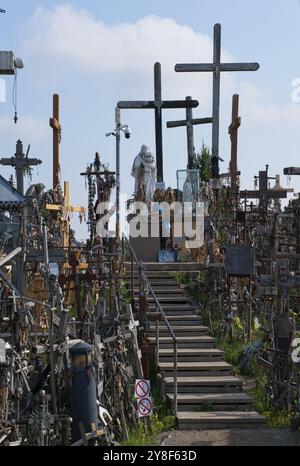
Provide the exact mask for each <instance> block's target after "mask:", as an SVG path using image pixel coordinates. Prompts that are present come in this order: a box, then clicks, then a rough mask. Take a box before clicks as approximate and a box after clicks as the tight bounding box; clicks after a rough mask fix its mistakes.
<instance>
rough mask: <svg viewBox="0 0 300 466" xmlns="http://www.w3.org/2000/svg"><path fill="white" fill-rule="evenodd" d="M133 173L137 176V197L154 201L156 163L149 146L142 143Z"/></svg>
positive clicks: (148, 201)
mask: <svg viewBox="0 0 300 466" xmlns="http://www.w3.org/2000/svg"><path fill="white" fill-rule="evenodd" d="M131 175H132V176H133V177H134V178H135V186H134V194H135V199H136V200H139V201H144V202H147V203H150V202H152V200H153V194H154V191H155V185H156V164H155V159H154V157H153V155H152V154H151V152H150V148H149V146H146V145H144V144H143V145H142V147H141V150H140V153H139V154H138V155H137V156H136V157H135V159H134V162H133V165H132V170H131Z"/></svg>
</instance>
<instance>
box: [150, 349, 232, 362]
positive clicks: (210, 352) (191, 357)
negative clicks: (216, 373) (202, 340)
mask: <svg viewBox="0 0 300 466" xmlns="http://www.w3.org/2000/svg"><path fill="white" fill-rule="evenodd" d="M159 359H160V361H161V362H171V361H173V359H174V351H173V349H172V348H160V349H159ZM177 360H178V362H184V361H190V362H193V361H223V360H224V351H221V350H219V349H215V348H179V349H178V350H177Z"/></svg>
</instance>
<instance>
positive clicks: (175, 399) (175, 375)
mask: <svg viewBox="0 0 300 466" xmlns="http://www.w3.org/2000/svg"><path fill="white" fill-rule="evenodd" d="M173 347H174V416H175V420H176V419H177V391H178V385H177V340H176V339H174V340H173Z"/></svg>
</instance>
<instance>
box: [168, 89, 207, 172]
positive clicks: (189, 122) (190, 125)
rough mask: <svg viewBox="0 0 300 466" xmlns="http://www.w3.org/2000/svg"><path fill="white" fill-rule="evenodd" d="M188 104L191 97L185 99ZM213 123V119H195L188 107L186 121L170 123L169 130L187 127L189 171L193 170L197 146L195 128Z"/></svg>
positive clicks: (190, 108)
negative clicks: (195, 143)
mask: <svg viewBox="0 0 300 466" xmlns="http://www.w3.org/2000/svg"><path fill="white" fill-rule="evenodd" d="M185 100H186V101H187V102H190V101H191V100H192V97H191V96H187V97H186V98H185ZM208 123H212V118H211V117H208V118H193V109H192V107H186V118H185V120H177V121H168V122H167V128H178V127H180V126H186V137H187V153H188V164H187V169H188V170H192V169H193V163H194V155H195V145H194V126H195V125H205V124H208Z"/></svg>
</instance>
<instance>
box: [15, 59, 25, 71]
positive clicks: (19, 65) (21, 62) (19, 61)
mask: <svg viewBox="0 0 300 466" xmlns="http://www.w3.org/2000/svg"><path fill="white" fill-rule="evenodd" d="M14 63H15V67H16V68H18V69H23V68H24V60H22V58H18V57H16V58H15V61H14Z"/></svg>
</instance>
